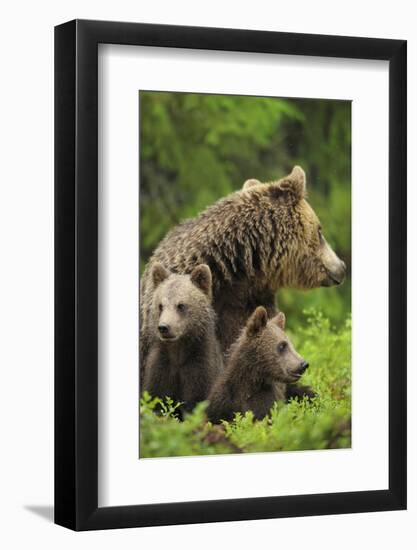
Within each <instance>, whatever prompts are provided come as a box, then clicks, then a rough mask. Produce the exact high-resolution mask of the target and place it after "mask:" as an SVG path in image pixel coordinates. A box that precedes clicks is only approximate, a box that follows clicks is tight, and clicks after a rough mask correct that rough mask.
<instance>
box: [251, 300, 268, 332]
mask: <svg viewBox="0 0 417 550" xmlns="http://www.w3.org/2000/svg"><path fill="white" fill-rule="evenodd" d="M267 323H268V314H267V312H266V309H265V308H264V307H262V306H259V307H257V308H256V309H255V311H254V312H253V313H252V315H251V316H250V317H249V320H248V322H247V323H246V331H247V334H248V335H249V336H256V335H257V334H259V333H260V332H261V331H262V330H263V329H264V328H265V327H266V325H267Z"/></svg>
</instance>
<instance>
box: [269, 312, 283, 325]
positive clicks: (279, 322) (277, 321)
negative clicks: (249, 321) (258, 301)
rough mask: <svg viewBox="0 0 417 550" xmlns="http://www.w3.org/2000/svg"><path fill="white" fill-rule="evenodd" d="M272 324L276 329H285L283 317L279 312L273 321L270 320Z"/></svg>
mask: <svg viewBox="0 0 417 550" xmlns="http://www.w3.org/2000/svg"><path fill="white" fill-rule="evenodd" d="M271 321H272V322H273V323H275V324H276V325H277V327H278V328H280V329H281V330H284V329H285V315H284V314H283V313H282V311H280V312H279V313H278V314H277V315H275V317H274V318H273V319H271Z"/></svg>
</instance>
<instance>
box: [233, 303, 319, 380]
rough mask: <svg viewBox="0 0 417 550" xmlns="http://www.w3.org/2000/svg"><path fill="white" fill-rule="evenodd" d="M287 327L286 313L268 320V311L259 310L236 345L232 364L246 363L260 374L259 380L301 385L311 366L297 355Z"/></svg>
mask: <svg viewBox="0 0 417 550" xmlns="http://www.w3.org/2000/svg"><path fill="white" fill-rule="evenodd" d="M284 328H285V315H284V314H283V313H282V312H279V313H278V314H277V315H276V316H275V317H273V318H272V319H270V320H269V321H268V315H267V312H266V309H265V308H264V307H262V306H260V307H257V308H256V310H255V311H254V313H253V314H252V315H251V317H250V318H249V319H248V321H247V323H246V327H245V328H244V330H243V333H242V335H241V337H240V338H239V339H238V341H237V342H236V345H235V346H234V350H233V352H232V355H231V358H230V360H231V362H238V363H239V364H240V365H243V364H245V366H247V368H248V369H251V370H253V371H255V372H256V378H257V379H258V380H262V381H264V382H266V383H270V384H273V383H275V382H281V383H285V384H290V383H293V382H297V381H298V380H299V379H300V378H301V376H302V375H303V374H304V372H305V371H306V369H307V368H308V363H307V362H306V361H305V360H304V359H303V358H302V357H301V356H300V355H299V354H298V353H297V352H296V350H295V349H294V347H293V345H292V343H291V342H290V340H289V338H288V336H287V335H286V334H285V332H284ZM255 372H254V373H255Z"/></svg>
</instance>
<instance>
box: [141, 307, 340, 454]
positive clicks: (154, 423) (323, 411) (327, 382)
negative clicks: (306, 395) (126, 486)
mask: <svg viewBox="0 0 417 550" xmlns="http://www.w3.org/2000/svg"><path fill="white" fill-rule="evenodd" d="M305 314H306V315H307V322H305V323H304V324H303V325H302V326H297V327H295V325H294V323H291V319H290V320H289V321H290V326H289V328H288V333H289V335H290V336H291V339H292V341H293V343H294V345H295V347H296V349H297V351H299V353H300V354H301V355H302V356H303V357H305V358H306V359H307V360H308V361H309V363H310V368H309V369H308V370H307V372H306V374H305V375H304V376H303V383H304V384H307V385H310V386H312V387H313V389H314V390H315V391H316V392H317V394H318V395H317V397H315V398H314V399H313V400H310V401H309V400H307V399H304V400H301V401H299V400H292V401H291V402H290V403H288V404H285V403H282V402H279V403H275V404H274V406H273V408H272V410H271V415H270V418H268V417H266V418H264V419H263V420H259V421H255V420H254V419H253V414H252V412H247V413H246V414H245V415H242V414H240V413H237V414H236V416H235V419H234V420H233V421H232V422H223V423H222V425H221V426H213V425H212V424H211V423H210V422H207V419H206V416H205V409H206V406H207V403H205V402H203V403H200V404H198V405H197V407H196V408H195V409H194V411H193V412H192V413H191V414H190V415H188V416H186V418H185V420H184V422H180V421H179V420H178V418H177V412H176V409H177V406H176V405H175V404H174V403H173V402H172V400H170V399H169V398H165V399H159V398H151V396H149V395H148V394H147V393H145V394H144V396H143V398H142V400H141V407H140V413H141V422H140V456H141V457H156V456H190V455H207V454H219V453H222V454H223V453H245V452H266V451H296V450H306V449H335V448H346V447H350V445H351V428H350V419H351V368H350V365H351V320H350V317H348V318H347V319H346V320H345V322H344V324H343V326H342V327H340V328H337V329H335V328H334V327H332V326H331V323H330V321H329V320H328V319H327V318H325V317H324V316H323V315H322V314H321V313H316V312H314V311H310V312H305ZM295 328H296V330H295ZM161 403H164V407H165V408H164V411H163V413H162V414H155V412H154V409H155V407H156V405H157V404H161Z"/></svg>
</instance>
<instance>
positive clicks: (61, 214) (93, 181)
mask: <svg viewBox="0 0 417 550" xmlns="http://www.w3.org/2000/svg"><path fill="white" fill-rule="evenodd" d="M106 43H107V44H109V43H110V44H123V45H144V46H160V47H175V48H193V49H203V50H213V55H215V53H214V52H215V51H216V50H221V51H225V50H229V51H240V52H259V53H270V54H291V55H303V56H321V57H338V58H354V59H374V60H387V61H388V62H389V403H388V406H389V488H388V489H387V490H377V491H358V492H348V493H334V494H305V495H296V496H275V497H262V498H244V499H230V500H216V501H200V502H180V503H168V504H146V505H137V506H118V507H98V498H97V494H98V467H97V465H98V448H97V434H98V409H97V405H98V392H97V387H98V351H97V334H98V329H97V326H98V315H97V307H98V292H97V277H98V251H97V245H98V211H97V210H98V151H97V145H98V132H97V128H98V108H97V105H98V76H97V74H98V62H97V58H98V55H97V54H98V44H106ZM406 46H407V44H406V41H404V40H387V39H374V38H354V37H341V36H321V35H311V34H292V33H280V32H264V31H261V32H260V31H249V30H236V29H218V28H197V27H181V26H165V25H149V24H142V23H118V22H106V21H84V20H74V21H70V22H68V23H64V24H62V25H59V26H57V27H56V28H55V523H57V524H59V525H63V526H65V527H68V528H70V529H74V530H77V531H78V530H91V529H108V528H122V527H141V526H155V525H171V524H184V523H202V522H215V521H236V520H249V519H261V518H280V517H289V516H309V515H323V514H341V513H353V512H371V511H386V510H403V509H405V508H406V349H407V346H406V113H407V107H406Z"/></svg>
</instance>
